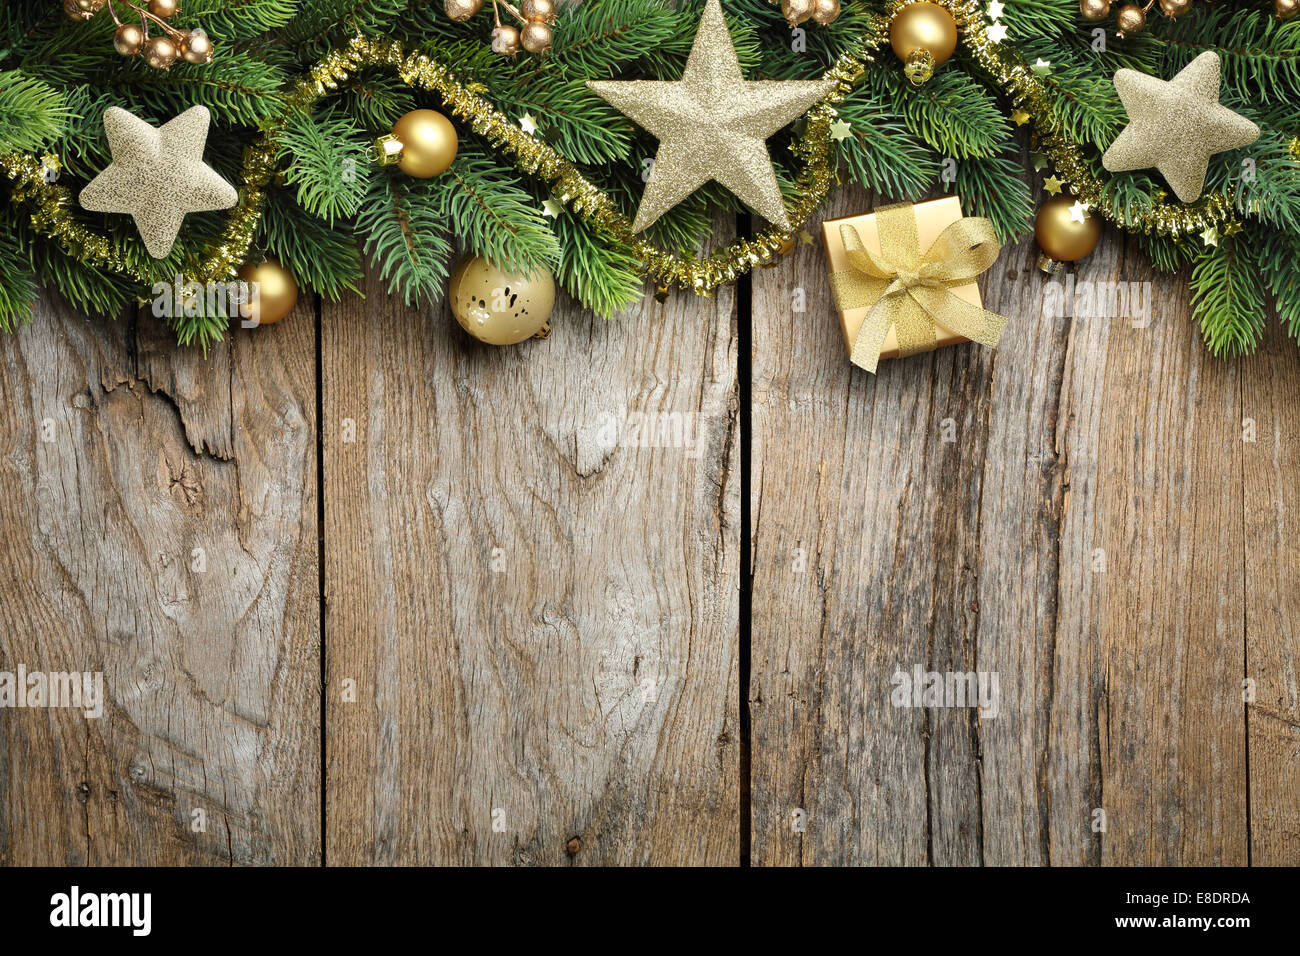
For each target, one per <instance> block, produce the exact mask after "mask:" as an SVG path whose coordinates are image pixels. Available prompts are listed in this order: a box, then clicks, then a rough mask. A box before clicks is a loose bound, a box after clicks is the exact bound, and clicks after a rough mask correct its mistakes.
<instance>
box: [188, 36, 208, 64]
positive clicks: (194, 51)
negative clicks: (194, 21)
mask: <svg viewBox="0 0 1300 956" xmlns="http://www.w3.org/2000/svg"><path fill="white" fill-rule="evenodd" d="M181 56H183V57H184V58H185V62H186V63H211V62H212V41H211V40H210V39H209V38H208V35H207V34H206V33H204V32H203V31H202V30H191V31H190V32H189V33H187V34H185V36H183V37H182V38H181Z"/></svg>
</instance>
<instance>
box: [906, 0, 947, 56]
mask: <svg viewBox="0 0 1300 956" xmlns="http://www.w3.org/2000/svg"><path fill="white" fill-rule="evenodd" d="M889 45H890V46H892V47H893V48H894V54H895V55H896V56H897V57H898V58H899V59H900V60H902V61H903V62H904V63H906V62H907V61H908V60H909V59H912V58H913V54H916V53H921V52H928V53H929V54H930V56H932V57H934V65H935V66H940V65H941V64H943V63H944V62H945V61H946V60H947V59H948V57H950V56H952V51H953V50H955V49H957V21H956V20H954V19H953V18H952V14H951V13H949V12H948V10H947V8H946V7H941V6H939V4H937V3H928V2H925V0H922V2H920V3H909V4H908V5H907V6H905V7H903V8H901V9H900V10H899V11H898V13H896V14H894V19H893V20H892V21H890V24H889Z"/></svg>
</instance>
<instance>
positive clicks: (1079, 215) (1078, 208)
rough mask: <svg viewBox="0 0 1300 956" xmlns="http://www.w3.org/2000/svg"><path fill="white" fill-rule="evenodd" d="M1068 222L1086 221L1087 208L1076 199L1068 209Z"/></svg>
mask: <svg viewBox="0 0 1300 956" xmlns="http://www.w3.org/2000/svg"><path fill="white" fill-rule="evenodd" d="M1070 221H1071V222H1087V221H1088V207H1087V206H1085V205H1084V204H1083V203H1081V202H1079V200H1077V199H1076V200H1075V201H1074V205H1073V206H1071V207H1070Z"/></svg>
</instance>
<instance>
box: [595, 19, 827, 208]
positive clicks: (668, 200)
mask: <svg viewBox="0 0 1300 956" xmlns="http://www.w3.org/2000/svg"><path fill="white" fill-rule="evenodd" d="M587 86H588V87H589V88H590V89H591V90H593V91H594V92H595V93H596V95H598V96H600V97H601V98H602V99H604V100H606V101H608V102H609V103H610V104H612V105H613V106H614V107H615V108H616V109H617V110H619V111H620V112H622V113H624V114H626V115H627V116H630V117H631V118H632V119H633V120H635V121H636V122H637V123H638V124H639V125H641V126H642V127H644V128H645V129H646V131H647V132H649V133H652V134H653V135H654V136H655V137H657V138H658V140H659V151H658V153H657V154H656V155H655V161H654V166H653V167H652V168H651V171H650V178H649V180H648V181H647V182H646V188H645V192H644V193H643V194H642V196H641V204H640V206H639V207H637V211H636V221H635V222H634V223H633V225H632V229H633V231H635V232H640V231H641V230H642V229H644V228H646V226H648V225H650V224H651V223H652V222H654V221H655V220H656V219H658V218H659V217H660V216H662V215H663V214H664V213H665V212H667V211H668V210H669V209H671V208H673V207H674V206H676V205H677V204H678V203H679V202H681V201H682V200H683V199H685V198H686V197H687V196H689V195H690V194H691V193H693V192H695V190H697V189H699V188H700V187H701V186H703V185H704V184H705V183H707V182H709V181H710V180H713V181H716V182H718V183H721V184H722V185H723V186H725V187H727V189H729V190H731V191H732V192H733V193H735V194H736V196H737V197H739V198H740V199H741V200H742V201H743V202H744V203H745V205H747V206H749V207H750V208H751V209H753V210H754V211H755V212H757V213H758V214H759V215H761V216H763V217H764V218H765V219H767V220H768V222H770V223H772V224H773V225H775V226H777V227H778V228H782V229H788V228H790V217H789V215H788V214H787V212H786V208H785V201H784V200H783V199H782V198H781V190H780V187H778V186H777V182H776V173H775V172H774V171H773V169H772V158H771V156H769V155H768V152H767V145H766V140H767V138H768V137H769V136H771V135H772V134H773V133H775V132H776V131H777V130H779V129H780V128H781V127H783V126H785V125H786V124H787V123H789V122H790V121H791V120H794V119H795V118H796V117H798V116H800V115H802V114H803V113H804V112H805V111H807V109H808V108H809V107H810V106H812V105H813V104H814V103H816V102H817V101H818V100H820V99H822V98H823V97H824V96H826V95H827V94H829V93H830V92H832V91H833V90H834V89H835V83H833V82H830V81H826V80H789V81H776V80H768V81H762V82H746V80H745V78H744V76H743V75H742V74H741V72H740V62H739V60H737V59H736V48H735V47H734V46H733V45H732V42H731V34H730V33H729V32H728V30H727V22H726V20H724V19H723V17H722V7H721V5H720V4H719V2H718V0H708V3H707V4H706V5H705V7H704V16H703V17H702V18H701V19H700V26H699V29H698V31H697V32H696V34H695V42H694V43H693V44H692V45H691V55H690V58H689V59H688V60H687V61H686V71H685V72H684V73H683V74H682V78H681V80H680V81H677V82H661V81H657V80H588V81H587Z"/></svg>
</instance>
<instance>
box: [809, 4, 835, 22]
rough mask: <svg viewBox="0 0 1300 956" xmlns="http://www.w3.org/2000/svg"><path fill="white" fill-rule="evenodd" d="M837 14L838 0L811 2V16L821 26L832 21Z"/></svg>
mask: <svg viewBox="0 0 1300 956" xmlns="http://www.w3.org/2000/svg"><path fill="white" fill-rule="evenodd" d="M839 15H840V0H816V2H815V3H814V4H813V13H812V18H813V19H814V20H815V21H817V22H818V23H820V24H821V25H822V26H826V24H828V23H834V22H835V18H836V17H838V16H839Z"/></svg>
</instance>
